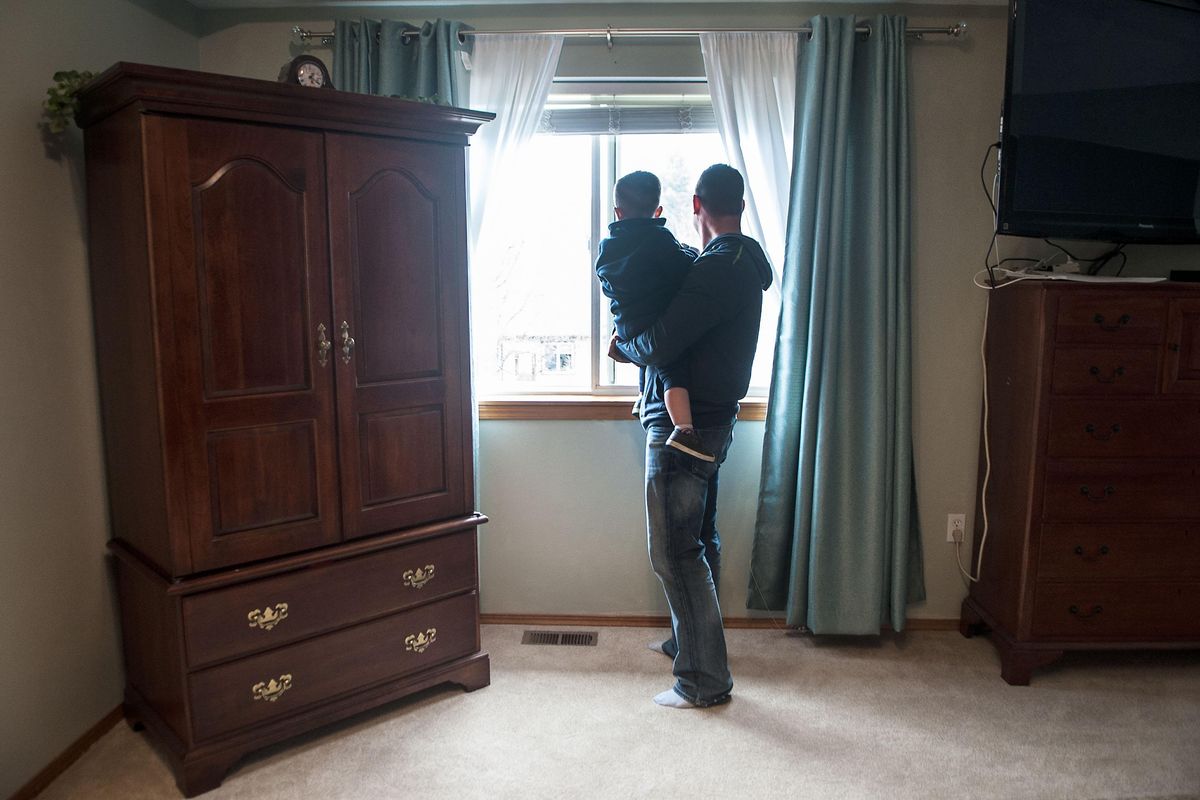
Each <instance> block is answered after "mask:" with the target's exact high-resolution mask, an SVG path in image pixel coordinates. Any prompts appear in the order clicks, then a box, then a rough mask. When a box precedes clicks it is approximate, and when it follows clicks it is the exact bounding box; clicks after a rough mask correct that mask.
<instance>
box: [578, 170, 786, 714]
mask: <svg viewBox="0 0 1200 800" xmlns="http://www.w3.org/2000/svg"><path fill="white" fill-rule="evenodd" d="M634 176H649V178H651V179H653V180H652V181H647V180H646V179H645V178H644V177H642V178H639V179H637V180H635V181H633V182H632V186H633V189H636V191H632V190H631V191H627V192H622V191H621V188H622V187H621V183H620V182H619V183H618V192H617V206H618V208H617V216H618V221H617V222H615V223H613V226H610V231H611V233H612V234H613V236H612V237H611V238H610V239H607V240H605V242H604V244H603V245H602V246H601V251H600V258H599V259H598V261H597V273H598V274H599V275H600V278H601V286H602V287H603V288H604V291H605V294H607V295H608V296H609V297H610V298H611V299H612V302H613V310H614V318H619V319H621V321H622V322H623V323H632V324H628V325H625V324H618V327H617V332H616V333H615V334H614V336H613V339H612V342H611V343H610V347H609V355H610V356H611V357H613V358H614V359H617V360H621V361H631V362H633V363H635V364H638V365H641V366H643V367H644V368H645V370H644V377H643V389H642V398H641V405H640V409H641V410H640V414H641V421H642V425H643V427H644V428H645V429H646V524H647V531H648V541H649V551H650V563H651V566H652V567H653V569H654V572H655V574H656V575H657V576H658V578H659V580H660V581H661V582H662V586H663V591H664V593H665V594H666V598H667V603H668V605H669V606H670V609H671V631H672V635H671V638H670V639H668V640H667V641H665V642H663V643H661V644H658V643H656V644H654V645H651V648H652V649H654V650H657V651H659V652H662V653H664V654H666V655H668V656H670V657H672V658H673V659H674V670H673V671H674V676H675V684H674V686H673V687H672V688H671V689H668V690H666V691H664V692H662V693H660V694H659V695H657V696H656V697H655V698H654V702H656V703H658V704H659V705H663V706H668V707H672V708H697V707H699V708H703V707H708V706H714V705H720V704H722V703H725V702H728V700H729V697H730V692H731V690H732V689H733V679H732V677H731V676H730V673H729V664H728V658H727V655H726V649H725V632H724V628H723V625H722V622H721V609H720V605H719V603H718V600H717V586H718V585H719V577H720V554H721V543H720V536H719V535H718V533H717V526H716V511H717V476H718V473H719V471H720V467H721V463H722V462H723V461H724V460H725V456H726V454H727V452H728V450H729V446H730V444H731V442H732V441H733V425H734V422H735V420H736V418H737V412H738V401H739V400H741V399H742V398H743V397H744V396H745V394H746V391H747V389H748V388H749V385H750V371H751V366H752V365H753V362H754V351H755V348H756V346H757V344H758V333H759V319H760V316H761V313H762V293H763V291H765V290H766V289H767V288H768V287H769V286H770V284H771V268H770V265H769V262H768V261H767V257H766V255H765V254H764V253H763V250H762V248H761V247H760V246H759V244H758V242H756V241H754V240H753V239H751V238H750V237H748V236H743V235H742V233H741V217H742V211H743V209H744V208H745V201H744V200H743V192H744V182H743V180H742V176H741V174H740V173H738V171H737V170H735V169H733V168H732V167H729V166H727V165H725V164H714V165H713V166H711V167H709V168H708V169H706V170H704V172H703V173H702V174H701V176H700V179H699V181H698V182H697V184H696V191H695V196H694V197H693V198H692V207H693V213H694V215H695V216H694V219H695V223H696V227H697V230H698V232H699V234H700V239H701V244H702V245H703V248H704V249H703V250H702V251H701V252H700V254H699V255H698V256H697V257H696V258H695V261H694V263H692V264H691V266H690V268H686V269H685V270H680V269H679V268H678V267H677V266H676V264H675V262H676V261H678V260H679V258H680V257H679V253H680V252H681V249H680V248H681V246H680V245H679V244H678V242H676V241H675V239H674V237H673V236H671V234H670V233H669V232H668V231H666V229H665V227H663V223H662V222H661V221H660V220H659V219H658V215H659V214H660V213H661V210H662V209H661V208H660V207H658V190H657V184H658V181H657V179H656V178H654V176H653V175H649V173H634V174H633V175H631V176H626V178H623V179H622V181H626V179H628V178H633V177H634ZM650 194H652V195H653V197H650V196H649V195H650ZM626 198H630V199H632V201H633V202H630V201H629V200H627V199H626ZM651 201H652V202H651ZM622 203H624V204H625V205H626V206H636V208H622V207H621V206H622ZM626 220H631V221H632V222H629V223H627V222H626ZM668 240H669V241H668ZM618 262H619V263H618ZM614 265H615V266H614ZM655 270H658V272H655ZM639 276H641V277H640V278H639ZM672 276H674V277H672ZM617 278H620V280H617ZM642 279H644V280H642ZM643 289H645V291H643ZM650 296H653V299H652V301H651V302H650V308H647V307H646V306H647V303H646V300H647V298H648V297H650ZM635 307H637V313H636V314H634V313H626V312H628V311H629V310H630V309H632V308H635ZM619 315H620V316H619ZM680 390H682V391H680Z"/></svg>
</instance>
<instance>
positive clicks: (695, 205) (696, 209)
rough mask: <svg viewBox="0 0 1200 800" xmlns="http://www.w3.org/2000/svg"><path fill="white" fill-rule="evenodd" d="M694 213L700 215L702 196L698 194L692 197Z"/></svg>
mask: <svg viewBox="0 0 1200 800" xmlns="http://www.w3.org/2000/svg"><path fill="white" fill-rule="evenodd" d="M692 213H693V214H699V213H700V195H698V194H694V195H692Z"/></svg>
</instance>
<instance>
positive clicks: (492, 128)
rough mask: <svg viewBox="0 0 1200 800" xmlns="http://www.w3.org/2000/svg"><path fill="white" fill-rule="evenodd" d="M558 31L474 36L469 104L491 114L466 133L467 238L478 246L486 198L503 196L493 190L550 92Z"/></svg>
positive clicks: (501, 182) (525, 140)
mask: <svg viewBox="0 0 1200 800" xmlns="http://www.w3.org/2000/svg"><path fill="white" fill-rule="evenodd" d="M562 43H563V37H562V36H554V35H548V34H535V35H520V34H513V35H489V36H479V37H476V39H475V53H474V56H473V57H472V61H473V65H472V68H471V89H470V98H471V101H470V107H471V108H473V109H476V110H479V111H491V112H493V113H494V114H495V115H496V119H494V120H493V121H491V122H489V123H486V124H485V125H484V126H483V127H482V128H480V129H479V133H477V134H476V135H475V136H472V137H471V146H470V148H469V150H468V152H469V154H470V176H469V181H470V190H471V216H470V242H471V247H472V249H474V248H476V247H478V245H479V242H480V235H481V232H482V231H483V229H484V225H485V224H486V221H487V207H488V201H489V199H494V200H497V201H501V202H502V200H503V195H502V194H500V193H498V192H496V191H493V189H494V187H498V186H504V185H505V183H506V181H505V180H504V172H505V168H506V167H507V166H510V165H512V164H513V163H515V162H516V161H517V159H516V155H517V153H519V152H520V150H521V148H522V147H524V146H525V145H526V144H528V143H529V140H530V139H531V138H532V137H533V134H534V131H536V130H537V125H538V120H540V119H541V116H542V110H543V109H544V108H545V106H546V97H547V96H548V95H549V94H550V83H551V82H552V81H553V80H554V73H555V71H556V70H557V69H558V56H559V53H560V52H561V51H562Z"/></svg>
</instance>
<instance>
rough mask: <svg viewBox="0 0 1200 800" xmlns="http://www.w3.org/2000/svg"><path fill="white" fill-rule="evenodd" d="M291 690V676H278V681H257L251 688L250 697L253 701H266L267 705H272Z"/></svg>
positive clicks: (272, 679)
mask: <svg viewBox="0 0 1200 800" xmlns="http://www.w3.org/2000/svg"><path fill="white" fill-rule="evenodd" d="M291 688H292V676H291V675H290V674H287V675H280V676H279V679H278V680H276V679H275V678H271V680H269V681H266V682H263V681H259V682H258V683H256V684H254V685H253V686H251V687H250V697H251V698H252V699H254V700H266V701H267V702H268V703H274V702H275V701H276V700H278V699H279V698H280V697H282V696H283V693H284V692H286V691H287V690H288V689H291Z"/></svg>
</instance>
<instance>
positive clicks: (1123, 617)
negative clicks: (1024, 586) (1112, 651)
mask: <svg viewBox="0 0 1200 800" xmlns="http://www.w3.org/2000/svg"><path fill="white" fill-rule="evenodd" d="M1198 592H1200V582H1195V581H1193V582H1183V581H1174V582H1169V583H1168V582H1165V581H1164V582H1140V581H1110V582H1107V583H1105V582H1086V583H1085V582H1064V583H1053V582H1041V583H1038V585H1037V589H1036V593H1035V598H1034V605H1033V635H1034V636H1035V637H1039V638H1052V639H1068V640H1069V639H1081V640H1096V641H1099V640H1104V639H1127V640H1133V641H1137V640H1147V641H1149V640H1152V639H1158V638H1197V639H1200V616H1197V615H1196V612H1195V604H1196V600H1195V598H1196V595H1197V593H1198Z"/></svg>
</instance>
